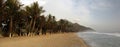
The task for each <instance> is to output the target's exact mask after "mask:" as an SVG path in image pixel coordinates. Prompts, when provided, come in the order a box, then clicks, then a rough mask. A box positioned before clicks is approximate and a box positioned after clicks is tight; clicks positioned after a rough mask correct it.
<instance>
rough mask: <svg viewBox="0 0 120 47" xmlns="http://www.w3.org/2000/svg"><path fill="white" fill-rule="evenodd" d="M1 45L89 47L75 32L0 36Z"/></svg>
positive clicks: (13, 46)
mask: <svg viewBox="0 0 120 47" xmlns="http://www.w3.org/2000/svg"><path fill="white" fill-rule="evenodd" d="M0 47H88V46H87V45H86V43H85V42H84V41H83V39H81V38H80V37H78V36H77V35H76V34H75V33H59V34H51V35H50V34H47V35H40V36H30V37H12V38H0Z"/></svg>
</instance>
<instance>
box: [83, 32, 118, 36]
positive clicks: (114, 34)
mask: <svg viewBox="0 0 120 47" xmlns="http://www.w3.org/2000/svg"><path fill="white" fill-rule="evenodd" d="M83 33H93V34H103V35H112V36H116V37H120V33H101V32H83Z"/></svg>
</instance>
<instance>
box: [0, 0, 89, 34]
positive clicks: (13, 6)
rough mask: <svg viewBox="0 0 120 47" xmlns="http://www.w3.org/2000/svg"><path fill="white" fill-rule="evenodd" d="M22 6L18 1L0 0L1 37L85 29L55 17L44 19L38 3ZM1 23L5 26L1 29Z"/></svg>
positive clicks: (0, 24) (50, 16)
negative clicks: (57, 19)
mask: <svg viewBox="0 0 120 47" xmlns="http://www.w3.org/2000/svg"><path fill="white" fill-rule="evenodd" d="M22 6H23V5H22V4H21V3H20V2H19V1H18V0H7V1H4V0H0V10H1V11H0V29H1V31H0V32H1V33H2V35H3V36H9V35H11V34H12V35H14V34H17V35H18V36H24V35H25V34H27V35H30V34H34V35H39V34H46V33H59V32H78V31H79V29H81V30H85V29H87V28H86V27H84V26H80V25H79V24H74V23H72V22H70V21H68V20H66V19H60V20H59V21H56V17H55V16H52V15H51V14H49V15H48V16H47V17H45V16H44V15H43V13H44V12H45V10H43V7H42V6H39V4H38V2H34V3H33V4H31V5H30V6H26V7H25V8H23V7H22ZM2 23H4V24H6V26H4V27H3V25H2Z"/></svg>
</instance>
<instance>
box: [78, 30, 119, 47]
mask: <svg viewBox="0 0 120 47" xmlns="http://www.w3.org/2000/svg"><path fill="white" fill-rule="evenodd" d="M77 34H78V36H79V37H81V38H83V39H84V40H85V42H86V43H87V44H88V45H89V46H90V47H120V33H103V32H102V33H100V32H97V31H96V32H79V33H77Z"/></svg>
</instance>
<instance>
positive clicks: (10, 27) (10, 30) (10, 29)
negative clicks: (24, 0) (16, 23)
mask: <svg viewBox="0 0 120 47" xmlns="http://www.w3.org/2000/svg"><path fill="white" fill-rule="evenodd" d="M12 24H13V23H12V17H10V26H9V32H10V33H9V37H12V26H13V25H12Z"/></svg>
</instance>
